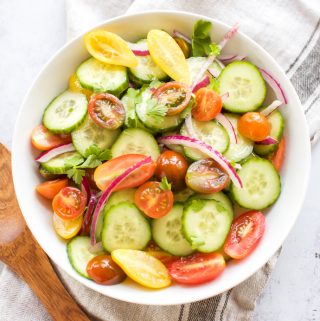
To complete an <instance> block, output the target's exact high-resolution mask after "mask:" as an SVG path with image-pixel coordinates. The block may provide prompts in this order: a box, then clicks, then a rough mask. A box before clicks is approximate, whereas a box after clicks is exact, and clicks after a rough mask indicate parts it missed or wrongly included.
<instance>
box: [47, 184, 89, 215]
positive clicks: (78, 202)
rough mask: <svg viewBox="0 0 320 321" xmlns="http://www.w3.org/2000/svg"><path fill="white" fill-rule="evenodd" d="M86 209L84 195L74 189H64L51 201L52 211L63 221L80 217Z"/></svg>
mask: <svg viewBox="0 0 320 321" xmlns="http://www.w3.org/2000/svg"><path fill="white" fill-rule="evenodd" d="M85 207H86V197H85V195H84V194H83V193H82V192H81V191H80V190H79V189H78V188H75V187H70V186H68V187H64V188H63V189H62V190H60V192H59V193H58V194H57V195H56V196H55V197H54V199H53V201H52V208H53V211H54V212H55V213H56V214H57V215H58V216H60V217H61V218H62V219H63V220H71V219H75V218H76V217H78V216H80V215H81V214H82V213H83V211H84V209H85Z"/></svg>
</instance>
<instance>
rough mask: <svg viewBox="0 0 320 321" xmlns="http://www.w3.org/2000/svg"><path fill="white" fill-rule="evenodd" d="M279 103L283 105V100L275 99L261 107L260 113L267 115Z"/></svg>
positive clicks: (278, 105)
mask: <svg viewBox="0 0 320 321" xmlns="http://www.w3.org/2000/svg"><path fill="white" fill-rule="evenodd" d="M281 105H283V102H282V101H280V100H275V101H274V102H272V103H271V104H270V105H269V106H268V107H266V108H265V109H263V110H262V111H261V112H260V114H262V115H263V116H266V117H267V116H269V115H270V114H271V113H272V112H273V111H275V110H276V109H277V108H278V107H280V106H281Z"/></svg>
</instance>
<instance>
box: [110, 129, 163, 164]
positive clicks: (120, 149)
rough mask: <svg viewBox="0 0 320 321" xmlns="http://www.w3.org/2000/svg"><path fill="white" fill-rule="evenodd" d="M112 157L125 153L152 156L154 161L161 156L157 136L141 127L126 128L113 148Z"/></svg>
mask: <svg viewBox="0 0 320 321" xmlns="http://www.w3.org/2000/svg"><path fill="white" fill-rule="evenodd" d="M111 153H112V157H113V158H115V157H118V156H121V155H125V154H142V155H147V156H151V157H152V159H153V160H154V161H156V160H157V159H158V157H159V156H160V149H159V146H158V143H157V141H156V140H155V138H154V137H153V136H152V135H151V134H150V133H148V132H146V131H145V130H143V129H140V128H128V129H125V130H124V131H123V132H122V133H121V134H120V136H119V137H118V139H117V140H116V142H115V143H114V144H113V146H112V148H111Z"/></svg>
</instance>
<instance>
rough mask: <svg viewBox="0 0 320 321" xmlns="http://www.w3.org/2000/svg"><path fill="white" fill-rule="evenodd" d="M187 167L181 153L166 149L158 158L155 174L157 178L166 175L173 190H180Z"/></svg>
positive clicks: (182, 186) (183, 184)
mask: <svg viewBox="0 0 320 321" xmlns="http://www.w3.org/2000/svg"><path fill="white" fill-rule="evenodd" d="M187 169H188V163H187V161H186V159H185V158H184V157H183V156H182V155H181V154H179V153H177V152H174V151H171V150H167V151H165V152H163V153H162V154H161V155H160V157H159V158H158V160H157V168H156V172H155V174H156V177H157V179H158V180H161V179H162V178H163V177H167V179H168V181H169V182H170V183H171V184H172V189H173V190H181V189H183V188H184V187H185V176H186V172H187Z"/></svg>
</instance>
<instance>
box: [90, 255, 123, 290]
mask: <svg viewBox="0 0 320 321" xmlns="http://www.w3.org/2000/svg"><path fill="white" fill-rule="evenodd" d="M87 273H88V275H89V276H90V278H91V279H92V280H93V281H95V282H96V283H99V284H103V285H112V284H117V283H121V282H122V281H123V280H124V279H125V278H126V277H127V276H126V274H125V273H124V272H123V271H122V269H121V268H120V266H119V265H118V264H116V263H115V262H114V261H113V260H112V258H111V255H98V256H95V257H94V258H92V259H91V260H90V261H89V263H88V265H87Z"/></svg>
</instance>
